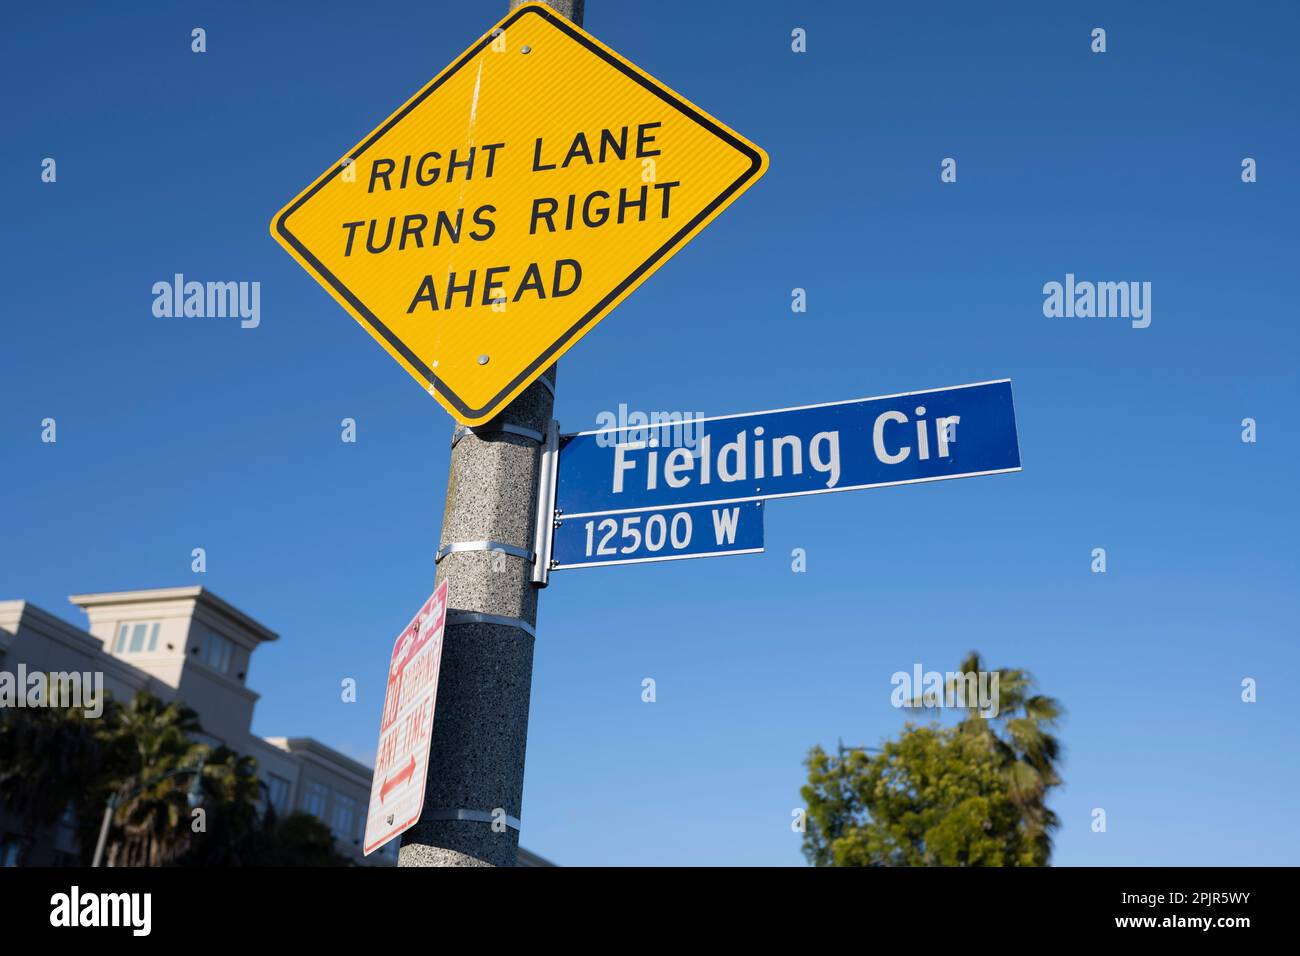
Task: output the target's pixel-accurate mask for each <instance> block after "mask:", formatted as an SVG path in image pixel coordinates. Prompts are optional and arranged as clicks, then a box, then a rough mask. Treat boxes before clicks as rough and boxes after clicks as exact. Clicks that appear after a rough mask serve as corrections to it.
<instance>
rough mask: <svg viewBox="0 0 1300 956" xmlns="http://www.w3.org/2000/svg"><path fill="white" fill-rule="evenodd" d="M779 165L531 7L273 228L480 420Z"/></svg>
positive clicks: (424, 379)
mask: <svg viewBox="0 0 1300 956" xmlns="http://www.w3.org/2000/svg"><path fill="white" fill-rule="evenodd" d="M766 169H767V155H766V154H765V153H764V152H763V151H762V150H761V149H759V148H758V147H757V146H755V145H754V144H753V143H751V142H749V141H748V140H746V139H745V138H744V137H742V136H740V135H739V134H737V133H735V132H734V131H732V130H730V129H728V128H727V127H726V126H724V125H723V124H721V123H719V122H718V121H717V120H716V119H714V118H713V117H711V116H710V115H709V114H707V113H705V112H704V111H703V110H701V109H700V108H699V107H697V106H694V105H692V104H691V103H689V102H687V101H686V100H685V99H683V98H682V97H680V96H678V95H677V94H676V93H674V92H672V91H671V90H669V89H668V88H667V87H665V86H663V85H662V84H661V83H659V82H658V81H657V80H655V79H654V78H653V77H651V76H649V75H648V74H646V73H644V72H642V71H641V70H639V69H638V68H637V67H636V66H634V65H633V64H631V63H629V62H628V61H627V60H625V59H623V58H622V57H621V56H619V55H618V54H617V53H615V52H614V51H612V50H610V49H609V48H608V47H606V46H604V45H603V44H602V43H601V42H600V41H598V40H596V39H595V38H594V37H592V36H590V35H589V34H587V33H585V32H584V31H583V30H581V29H580V28H578V27H577V26H575V25H574V24H572V23H570V22H569V21H568V20H565V19H564V18H562V17H560V16H558V15H557V14H555V13H554V12H553V11H551V10H550V9H549V8H547V7H546V6H544V5H542V4H528V5H526V6H522V7H519V8H517V9H516V10H514V11H512V12H511V13H510V14H508V15H507V16H506V17H505V18H504V19H503V20H501V22H500V23H498V24H497V25H496V26H495V27H494V28H493V29H491V30H489V31H488V32H487V33H485V34H484V35H483V37H482V38H480V39H479V41H478V42H477V43H475V44H474V45H473V46H471V47H470V48H469V49H468V50H467V51H466V52H465V53H464V55H462V56H461V57H460V58H459V59H457V60H456V61H455V62H454V63H452V64H451V65H450V66H448V67H447V68H446V69H445V70H443V71H442V72H441V73H440V74H438V76H437V77H435V78H434V79H433V80H432V81H431V82H430V83H429V84H428V85H427V86H425V87H424V88H423V89H421V90H420V91H419V92H418V93H416V94H415V95H414V96H412V97H411V98H410V99H409V100H407V101H406V103H404V104H403V105H402V106H401V107H400V108H399V109H398V110H397V111H396V112H395V113H393V115H392V116H390V117H389V118H388V119H386V120H385V121H384V122H383V124H382V125H381V126H379V128H378V129H376V130H375V131H374V132H373V133H371V134H370V135H369V136H367V137H366V138H365V139H364V140H362V141H361V142H360V143H359V144H358V145H357V146H356V147H354V148H353V149H352V150H350V151H349V152H348V153H347V155H346V156H345V157H343V159H341V160H340V161H339V162H337V163H335V164H334V165H333V166H331V167H330V168H329V169H328V170H326V171H325V172H324V173H323V174H322V175H321V176H320V177H319V178H318V179H317V180H316V181H315V182H313V183H312V184H311V185H310V186H308V187H307V188H306V189H305V190H303V191H302V192H301V193H300V194H299V195H298V196H297V197H295V198H294V200H293V201H292V202H290V203H289V204H288V205H287V206H285V207H284V209H282V210H281V211H280V212H279V213H278V214H277V215H276V216H275V218H274V220H273V221H272V223H271V233H272V235H273V236H275V238H276V240H277V241H279V242H280V244H281V245H283V246H284V247H285V248H286V249H287V250H288V251H289V253H290V255H292V256H293V257H294V258H295V259H297V260H298V262H299V263H300V264H301V265H302V266H303V268H305V269H306V270H307V271H308V272H310V273H311V274H312V275H313V276H315V277H316V279H317V281H319V282H320V283H321V285H323V286H324V287H325V288H326V289H327V290H328V291H329V293H330V294H331V295H332V296H333V297H334V298H335V299H336V300H337V301H338V302H339V304H340V305H342V306H343V307H344V308H345V309H347V310H348V312H350V313H351V314H352V315H353V317H354V318H356V319H357V321H358V322H360V323H361V324H362V325H363V326H364V327H365V328H366V330H367V331H369V332H370V334H371V335H372V336H374V337H375V339H376V340H377V341H378V342H379V343H380V344H381V345H382V346H383V347H384V348H385V349H387V350H388V352H389V354H390V355H392V356H393V358H395V359H397V361H398V362H400V363H401V364H402V366H403V367H404V368H405V369H406V370H407V371H408V372H410V373H411V375H413V376H414V377H415V378H416V380H417V381H419V382H420V384H421V385H422V386H423V387H424V388H425V389H427V390H428V391H429V393H430V394H432V395H433V396H434V397H435V398H437V399H438V401H439V402H441V403H442V404H443V406H444V407H446V409H447V410H448V411H449V412H451V414H452V415H453V416H455V418H456V419H458V420H459V421H461V422H464V423H465V424H467V425H477V424H481V423H483V422H485V421H487V420H488V419H490V418H492V417H493V416H494V415H495V414H497V413H498V412H500V411H501V410H502V409H503V408H504V407H505V406H506V405H508V404H509V403H510V401H511V400H512V399H513V398H514V397H515V396H517V395H518V394H519V393H520V392H522V391H523V390H524V389H525V388H526V387H527V386H528V385H529V384H530V383H531V382H532V381H533V380H534V379H536V378H537V377H538V376H539V375H541V374H542V373H543V372H544V371H545V370H546V368H547V367H548V366H549V365H550V364H551V363H552V362H554V361H555V360H556V359H558V358H559V357H560V356H561V355H563V354H564V353H565V352H566V351H568V350H569V349H570V348H571V347H572V346H573V345H574V344H575V343H576V342H577V341H578V340H579V339H580V338H582V336H584V335H585V334H586V333H587V332H589V331H590V330H591V329H592V328H593V327H594V326H595V325H596V323H597V322H599V321H600V320H601V319H602V318H604V317H605V316H606V315H608V314H609V312H610V310H612V309H613V308H614V307H615V306H616V305H618V304H619V303H620V302H621V301H622V300H623V299H624V298H625V297H626V296H627V295H628V294H629V293H630V292H631V291H632V290H633V289H635V288H636V287H637V286H639V285H640V284H641V283H642V282H644V281H645V280H646V278H647V277H649V275H650V274H651V273H652V272H654V271H655V270H656V269H658V268H659V267H660V266H661V265H663V263H664V262H665V261H667V259H668V258H669V257H670V256H672V255H673V254H674V253H675V252H677V251H678V250H679V249H681V248H682V246H684V245H685V244H686V243H687V242H688V241H689V240H690V239H692V238H693V237H694V236H695V235H696V234H697V233H698V232H699V231H700V230H701V229H703V228H704V227H705V226H706V225H707V224H708V223H709V222H710V221H712V220H713V218H714V217H716V216H717V215H718V213H720V212H721V211H722V210H723V209H725V208H726V207H727V206H728V205H729V204H730V203H732V202H733V201H734V200H735V199H736V197H737V196H739V195H740V194H741V193H742V192H744V191H745V189H747V188H748V187H749V186H750V185H752V184H753V183H754V182H755V181H756V180H757V179H758V178H759V177H760V176H762V175H763V173H764V172H765V171H766Z"/></svg>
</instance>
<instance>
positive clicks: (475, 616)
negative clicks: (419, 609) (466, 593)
mask: <svg viewBox="0 0 1300 956" xmlns="http://www.w3.org/2000/svg"><path fill="white" fill-rule="evenodd" d="M457 624H501V625H504V626H505V627H515V628H518V629H519V630H521V631H523V632H524V633H526V634H527V635H528V636H529V637H537V631H535V630H534V629H533V626H532V625H531V624H529V623H528V622H527V621H525V620H524V619H523V618H522V617H506V616H505V615H504V614H486V613H484V612H482V611H452V610H448V611H447V626H448V627H454V626H455V625H457Z"/></svg>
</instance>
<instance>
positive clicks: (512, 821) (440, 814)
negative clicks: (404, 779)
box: [420, 809, 519, 831]
mask: <svg viewBox="0 0 1300 956" xmlns="http://www.w3.org/2000/svg"><path fill="white" fill-rule="evenodd" d="M420 819H422V820H469V821H472V822H474V823H495V822H496V821H497V820H499V819H500V817H499V816H496V815H494V814H491V813H488V812H487V811H486V810H460V809H456V810H444V809H435V810H425V811H424V812H423V813H422V814H420ZM505 824H506V826H508V827H509V828H510V829H512V830H515V831H518V829H519V818H518V817H512V816H510V814H506V816H505Z"/></svg>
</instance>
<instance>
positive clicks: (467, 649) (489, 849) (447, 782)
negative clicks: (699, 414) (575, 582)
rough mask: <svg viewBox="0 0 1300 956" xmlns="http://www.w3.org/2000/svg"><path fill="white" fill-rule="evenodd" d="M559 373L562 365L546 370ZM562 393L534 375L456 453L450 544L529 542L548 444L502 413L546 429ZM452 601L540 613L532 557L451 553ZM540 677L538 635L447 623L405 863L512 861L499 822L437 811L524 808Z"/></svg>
mask: <svg viewBox="0 0 1300 956" xmlns="http://www.w3.org/2000/svg"><path fill="white" fill-rule="evenodd" d="M543 377H544V378H546V379H548V380H549V381H550V382H552V383H554V381H555V367H554V366H552V367H551V368H550V369H548V370H547V372H546V374H545V375H544V376H543ZM553 404H554V398H553V397H552V395H551V392H550V390H549V389H547V388H546V387H545V386H544V385H542V383H541V382H534V383H533V384H532V385H531V386H529V387H528V388H527V389H526V390H525V391H524V393H523V394H522V395H521V396H520V397H519V398H517V399H516V400H515V401H514V402H512V403H511V405H510V406H509V407H508V408H507V409H506V410H505V411H504V412H502V414H501V415H500V416H499V417H498V418H496V419H494V420H493V421H492V422H490V423H489V424H488V425H486V426H484V428H483V429H482V432H483V434H482V435H481V436H480V435H476V434H474V433H473V432H469V433H466V434H465V435H464V436H463V437H462V438H461V439H460V441H458V442H457V443H456V447H455V448H454V449H452V453H451V474H450V476H449V477H448V479H447V504H446V509H445V511H444V513H443V519H442V544H444V545H445V544H449V543H451V542H455V541H498V542H501V543H503V544H509V545H514V546H516V547H519V548H523V549H524V550H526V551H531V550H532V547H533V521H534V512H535V509H536V494H537V472H538V468H539V461H540V448H539V446H538V444H537V443H536V442H534V441H533V440H531V439H530V438H525V437H522V436H520V435H513V434H510V433H507V432H500V431H492V429H493V428H495V427H496V426H498V425H499V424H500V423H503V422H504V423H509V424H512V425H519V426H522V427H524V428H529V429H532V430H533V431H537V432H542V433H543V434H544V433H545V432H546V429H547V427H548V426H549V424H550V421H551V412H552V407H553ZM443 578H447V579H449V580H450V582H451V584H450V587H449V592H448V597H447V604H448V609H449V610H450V611H452V612H454V611H477V612H480V613H485V614H495V615H500V616H503V617H512V618H522V619H523V620H525V621H527V622H528V623H529V624H530V625H531V624H535V623H536V621H537V590H536V589H535V588H534V587H533V584H532V565H531V564H530V563H528V562H527V561H525V560H523V559H521V558H517V557H514V556H512V555H508V554H504V553H492V552H489V551H453V552H451V553H449V554H447V555H446V556H444V557H443V559H442V561H440V562H439V564H438V581H442V579H443ZM532 677H533V638H532V636H531V635H530V634H528V632H527V631H524V630H521V629H520V628H517V627H511V626H509V625H504V624H485V623H474V624H453V623H450V621H449V622H448V624H447V631H446V635H445V637H444V639H443V648H442V668H441V672H440V674H439V677H438V702H437V706H436V708H435V709H434V719H433V739H432V742H431V744H430V750H431V752H430V756H429V776H428V782H427V783H426V786H425V797H424V811H425V816H424V817H423V818H422V819H421V820H420V822H419V823H417V824H416V825H415V826H413V827H411V829H409V830H407V831H406V833H405V834H404V835H403V837H402V848H401V852H400V855H399V857H398V865H399V866H514V865H515V856H516V852H517V850H518V846H519V834H518V833H517V832H516V831H515V830H514V829H513V828H512V827H505V828H504V829H502V830H500V831H498V830H494V829H493V826H492V824H491V823H490V822H486V821H476V820H447V819H436V818H435V817H436V816H438V815H439V812H440V811H447V810H470V811H478V812H480V813H488V814H490V813H492V812H493V811H495V810H497V809H498V808H500V809H502V810H504V811H505V813H506V814H507V815H508V816H510V817H514V818H520V817H522V815H523V814H522V812H521V809H522V808H521V803H522V799H523V789H524V748H525V744H526V742H527V737H528V700H529V691H530V689H531V685H532Z"/></svg>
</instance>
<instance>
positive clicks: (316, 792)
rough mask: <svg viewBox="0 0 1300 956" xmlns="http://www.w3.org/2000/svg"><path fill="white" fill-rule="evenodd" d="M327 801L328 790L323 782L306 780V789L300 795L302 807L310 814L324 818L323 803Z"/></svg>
mask: <svg viewBox="0 0 1300 956" xmlns="http://www.w3.org/2000/svg"><path fill="white" fill-rule="evenodd" d="M328 802H329V790H328V789H326V787H325V784H323V783H317V782H316V781H315V780H309V781H307V789H306V791H304V793H303V795H302V808H303V809H304V810H306V811H307V812H308V813H310V814H311V815H312V816H315V817H319V818H320V819H321V820H324V819H325V805H326V804H327V803H328Z"/></svg>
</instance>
